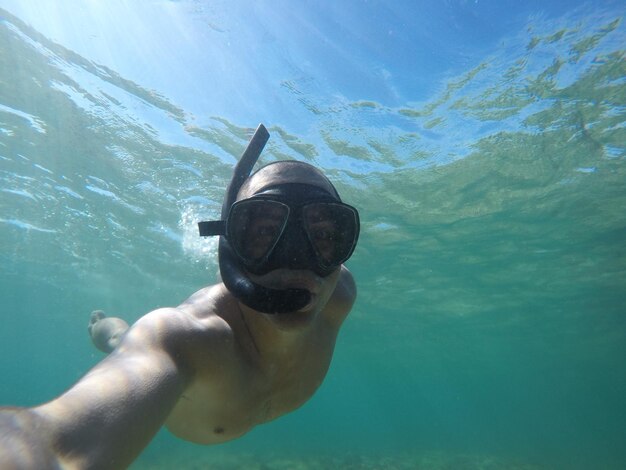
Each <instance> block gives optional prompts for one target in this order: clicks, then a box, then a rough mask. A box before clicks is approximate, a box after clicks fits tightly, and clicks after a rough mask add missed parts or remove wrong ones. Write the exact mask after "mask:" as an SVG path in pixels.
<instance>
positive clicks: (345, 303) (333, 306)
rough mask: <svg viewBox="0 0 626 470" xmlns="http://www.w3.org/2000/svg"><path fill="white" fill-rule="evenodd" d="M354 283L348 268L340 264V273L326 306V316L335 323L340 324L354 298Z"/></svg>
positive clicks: (350, 307) (350, 308)
mask: <svg viewBox="0 0 626 470" xmlns="http://www.w3.org/2000/svg"><path fill="white" fill-rule="evenodd" d="M356 292H357V290H356V283H355V282H354V277H352V273H351V272H350V271H348V268H346V267H345V266H341V273H340V274H339V279H338V280H337V286H336V287H335V291H334V292H333V294H332V296H331V298H330V300H329V302H328V307H327V311H326V314H327V318H329V319H330V320H331V321H332V323H334V324H336V325H341V323H342V322H343V321H344V320H345V318H346V316H348V313H350V310H352V306H353V305H354V301H355V299H356Z"/></svg>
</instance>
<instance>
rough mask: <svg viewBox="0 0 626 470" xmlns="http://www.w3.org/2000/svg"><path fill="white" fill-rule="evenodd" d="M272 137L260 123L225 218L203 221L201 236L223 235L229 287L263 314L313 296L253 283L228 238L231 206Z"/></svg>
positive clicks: (229, 193) (290, 308)
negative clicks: (227, 230) (227, 223)
mask: <svg viewBox="0 0 626 470" xmlns="http://www.w3.org/2000/svg"><path fill="white" fill-rule="evenodd" d="M269 137H270V134H269V132H268V131H267V129H266V128H265V126H264V125H263V124H259V127H257V129H256V131H255V132H254V135H253V136H252V139H251V140H250V143H249V144H248V146H247V147H246V149H245V151H244V152H243V155H242V156H241V158H240V159H239V162H237V165H236V166H235V171H234V174H233V177H232V179H231V180H230V183H229V185H228V189H227V190H226V196H225V198H224V203H223V204H222V214H221V220H217V221H209V222H199V223H198V229H199V231H200V236H202V237H207V236H213V235H220V241H219V248H218V257H219V266H220V274H221V276H222V281H223V282H224V285H225V286H226V288H227V289H228V290H229V291H230V292H231V293H232V294H233V295H234V296H235V297H236V298H237V299H239V300H240V301H241V302H243V303H244V304H245V305H247V306H248V307H250V308H252V309H254V310H257V311H259V312H263V313H289V312H297V311H298V310H300V309H302V308H304V307H305V306H306V305H307V304H308V303H309V301H310V299H311V294H310V293H309V292H308V291H307V290H305V289H284V290H281V289H270V288H268V287H265V286H262V285H260V284H257V283H255V282H253V281H252V280H251V279H250V278H249V277H248V276H247V275H246V272H245V270H244V267H243V265H242V263H241V261H240V260H239V258H238V257H237V255H236V254H235V252H234V251H233V248H232V247H231V246H230V243H229V241H228V240H227V239H226V237H225V235H226V219H227V218H228V213H229V211H230V208H231V206H232V205H233V203H234V202H235V201H236V199H237V194H238V193H239V190H240V189H241V186H242V185H243V183H244V182H245V181H246V179H247V178H248V177H249V176H250V173H251V172H252V168H253V167H254V165H255V163H256V162H257V160H258V159H259V156H260V155H261V152H262V151H263V148H264V147H265V144H266V143H267V141H268V139H269Z"/></svg>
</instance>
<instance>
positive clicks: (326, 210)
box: [302, 202, 359, 268]
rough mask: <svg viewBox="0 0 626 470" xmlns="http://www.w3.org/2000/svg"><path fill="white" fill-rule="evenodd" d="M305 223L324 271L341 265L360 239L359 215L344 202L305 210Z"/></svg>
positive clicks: (307, 207)
mask: <svg viewBox="0 0 626 470" xmlns="http://www.w3.org/2000/svg"><path fill="white" fill-rule="evenodd" d="M302 222H303V224H304V229H305V231H306V234H307V236H308V238H309V241H310V242H311V245H312V246H313V249H314V250H315V254H316V256H317V260H318V263H319V264H320V266H322V267H324V268H329V267H334V266H339V265H340V264H342V263H343V262H344V261H346V260H347V259H348V258H350V256H351V255H352V252H353V251H354V248H355V247H356V242H357V240H358V237H359V213H358V212H357V210H356V209H355V208H354V207H351V206H348V205H347V204H343V203H329V202H320V203H313V204H307V205H306V206H304V207H303V208H302Z"/></svg>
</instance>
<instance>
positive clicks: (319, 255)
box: [0, 126, 359, 469]
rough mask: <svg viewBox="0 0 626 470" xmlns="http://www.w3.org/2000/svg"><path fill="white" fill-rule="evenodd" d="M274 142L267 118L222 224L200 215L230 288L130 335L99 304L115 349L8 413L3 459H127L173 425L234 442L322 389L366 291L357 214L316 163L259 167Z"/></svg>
mask: <svg viewBox="0 0 626 470" xmlns="http://www.w3.org/2000/svg"><path fill="white" fill-rule="evenodd" d="M268 137H269V134H267V131H266V130H265V128H264V127H263V126H259V129H258V130H257V133H256V134H255V136H254V137H253V139H252V141H251V144H250V146H249V147H248V149H247V150H246V152H245V153H244V155H243V157H242V159H241V161H240V162H239V163H238V165H237V168H236V169H235V175H234V176H233V180H232V181H231V184H230V186H229V188H228V192H227V196H226V198H225V201H224V206H223V209H222V218H223V219H224V220H222V221H217V222H201V223H200V232H201V234H202V235H216V234H219V235H222V236H221V238H220V248H219V258H220V272H221V275H222V280H223V283H220V284H217V285H214V286H211V287H206V288H204V289H201V290H200V291H198V292H196V293H195V294H193V295H192V296H191V297H190V298H189V299H187V300H186V301H185V302H183V303H182V304H181V305H179V306H178V307H177V308H162V309H158V310H155V311H152V312H150V313H148V314H147V315H145V316H144V317H142V318H141V319H139V320H138V321H137V322H136V323H135V324H134V325H133V326H132V327H131V328H129V329H128V331H125V330H126V326H125V323H124V322H123V321H122V320H120V319H114V318H106V317H105V316H104V315H103V314H102V312H94V314H93V315H92V319H91V323H90V327H89V329H90V333H91V335H92V338H93V340H94V343H96V345H97V346H98V347H100V348H101V349H103V350H106V351H109V350H111V349H112V348H114V349H113V351H112V352H111V354H110V355H109V356H107V357H106V358H105V359H104V360H103V361H102V362H100V363H99V364H98V365H96V366H95V367H94V368H93V369H92V370H91V371H89V372H88V373H87V374H86V375H85V376H84V377H83V378H82V379H81V380H80V381H79V382H78V383H76V384H75V385H74V386H73V387H72V388H70V389H69V390H68V391H67V392H65V393H64V394H63V395H61V396H60V397H58V398H56V399H54V400H52V401H51V402H49V403H46V404H44V405H41V406H38V407H34V408H30V409H17V408H15V409H9V408H5V409H3V410H2V412H0V468H2V469H11V468H19V469H26V468H32V469H45V468H89V469H100V468H103V469H105V468H106V469H108V468H115V469H117V468H124V467H126V466H128V465H129V464H130V463H131V462H132V460H133V459H134V458H136V456H137V455H138V454H139V453H140V452H141V450H142V449H143V448H144V447H145V446H146V445H147V444H148V442H149V441H150V440H151V439H152V437H153V436H154V435H155V433H156V432H157V431H158V429H159V428H160V427H161V426H162V425H163V424H165V425H166V426H167V427H168V428H169V429H170V431H172V432H173V433H174V434H175V435H177V436H179V437H181V438H183V439H187V440H190V441H193V442H198V443H202V444H213V443H219V442H224V441H227V440H229V439H234V438H237V437H239V436H241V435H243V434H245V433H246V432H248V431H249V430H250V429H251V428H252V427H254V426H255V425H257V424H260V423H265V422H267V421H270V420H272V419H275V418H277V417H279V416H281V415H283V414H285V413H288V412H290V411H292V410H295V409H296V408H298V407H299V406H301V405H302V404H303V403H304V402H306V401H307V400H308V399H309V398H310V397H311V395H312V394H313V393H314V392H315V391H316V390H317V388H318V387H319V386H320V384H321V382H322V380H323V379H324V376H325V375H326V372H327V370H328V367H329V364H330V361H331V357H332V353H333V348H334V345H335V339H336V336H337V333H338V331H339V327H340V326H341V324H342V322H343V320H344V319H345V317H346V315H347V314H348V312H349V311H350V309H351V307H352V304H353V302H354V299H355V296H356V287H355V284H354V281H353V279H352V276H351V274H350V273H349V271H348V270H347V269H346V268H345V267H344V266H343V262H345V261H346V260H347V259H348V258H349V257H350V255H351V254H352V251H353V250H354V247H355V245H356V242H357V239H358V232H359V219H358V213H357V211H356V209H354V208H352V207H350V206H348V205H345V204H343V203H341V201H340V199H339V195H338V194H337V192H336V190H335V188H334V187H333V185H332V184H331V183H330V182H329V181H328V179H326V177H325V176H324V175H323V174H322V173H321V172H320V171H318V170H317V169H315V168H314V167H312V166H310V165H308V164H305V163H300V162H295V161H289V162H277V163H274V164H270V165H268V166H265V167H263V168H261V169H260V170H259V171H257V172H256V173H254V174H253V175H252V176H249V174H250V170H251V168H252V166H253V165H254V163H255V162H256V159H257V158H258V156H259V154H260V151H261V150H262V148H263V146H264V144H265V141H266V140H267V138H268Z"/></svg>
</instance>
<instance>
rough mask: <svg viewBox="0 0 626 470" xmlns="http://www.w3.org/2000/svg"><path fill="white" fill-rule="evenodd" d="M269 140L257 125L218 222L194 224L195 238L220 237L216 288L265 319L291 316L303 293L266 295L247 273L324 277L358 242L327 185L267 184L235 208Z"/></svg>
mask: <svg viewBox="0 0 626 470" xmlns="http://www.w3.org/2000/svg"><path fill="white" fill-rule="evenodd" d="M268 139H269V133H268V131H267V129H266V128H265V127H264V126H263V125H262V124H261V125H259V127H258V128H257V130H256V132H255V133H254V136H253V137H252V139H251V140H250V143H249V144H248V147H247V148H246V150H245V151H244V153H243V155H242V157H241V159H240V160H239V162H238V163H237V165H236V167H235V171H234V174H233V178H232V179H231V181H230V184H229V185H228V189H227V191H226V197H225V198H224V203H223V205H222V213H221V218H222V220H218V221H211V222H199V223H198V227H199V230H200V236H203V237H204V236H213V235H220V241H219V249H218V250H219V251H218V253H219V266H220V273H221V276H222V281H223V282H224V285H225V286H226V288H227V289H228V290H229V291H230V292H231V293H232V294H233V295H234V296H235V297H236V298H237V299H239V300H240V301H241V302H243V303H244V304H245V305H247V306H249V307H250V308H252V309H254V310H257V311H260V312H264V313H287V312H296V311H298V310H299V309H301V308H303V307H305V306H306V305H307V304H308V303H309V301H310V298H311V294H310V293H309V292H308V291H307V290H306V289H299V288H288V289H272V288H268V287H265V286H262V285H259V284H257V283H255V282H253V281H252V280H251V279H250V278H249V275H248V273H253V274H259V275H262V274H266V273H268V272H270V271H272V270H274V269H280V268H287V269H306V270H310V271H313V272H315V273H316V274H317V275H318V276H321V277H325V276H328V275H329V274H331V273H332V272H334V271H335V270H336V269H337V268H338V267H339V266H341V264H342V263H343V262H345V261H346V260H347V259H348V258H349V257H350V256H351V255H352V252H353V251H354V248H355V246H356V242H357V240H358V236H359V214H358V212H357V210H356V209H355V208H353V207H351V206H348V205H347V204H343V203H342V202H341V199H340V198H339V194H338V193H337V191H336V190H335V189H334V187H333V186H332V184H331V183H330V182H328V188H326V189H324V188H322V187H319V186H318V185H315V184H306V183H303V182H289V183H284V182H283V183H279V184H274V185H271V184H270V185H269V186H264V187H262V188H260V189H259V190H257V191H256V192H254V193H253V194H252V195H251V196H250V197H248V198H246V199H242V200H239V201H236V199H237V195H238V193H239V191H240V189H241V187H242V185H243V184H244V183H245V182H246V180H247V179H248V178H249V177H250V173H251V171H252V168H253V167H254V164H255V163H256V161H257V160H258V158H259V156H260V154H261V151H262V150H263V148H264V146H265V144H266V143H267V140H268ZM281 163H282V164H287V165H294V166H298V165H307V164H305V163H301V162H295V161H293V162H291V161H289V162H276V163H273V164H271V165H274V164H281ZM268 166H270V165H268ZM307 166H308V165H307ZM264 168H266V167H264ZM311 169H313V167H311ZM313 170H314V171H318V170H315V169H313ZM319 174H320V175H322V176H321V177H322V178H323V179H324V180H326V177H325V176H323V174H322V173H321V172H320V173H319ZM326 181H327V180H326Z"/></svg>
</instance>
